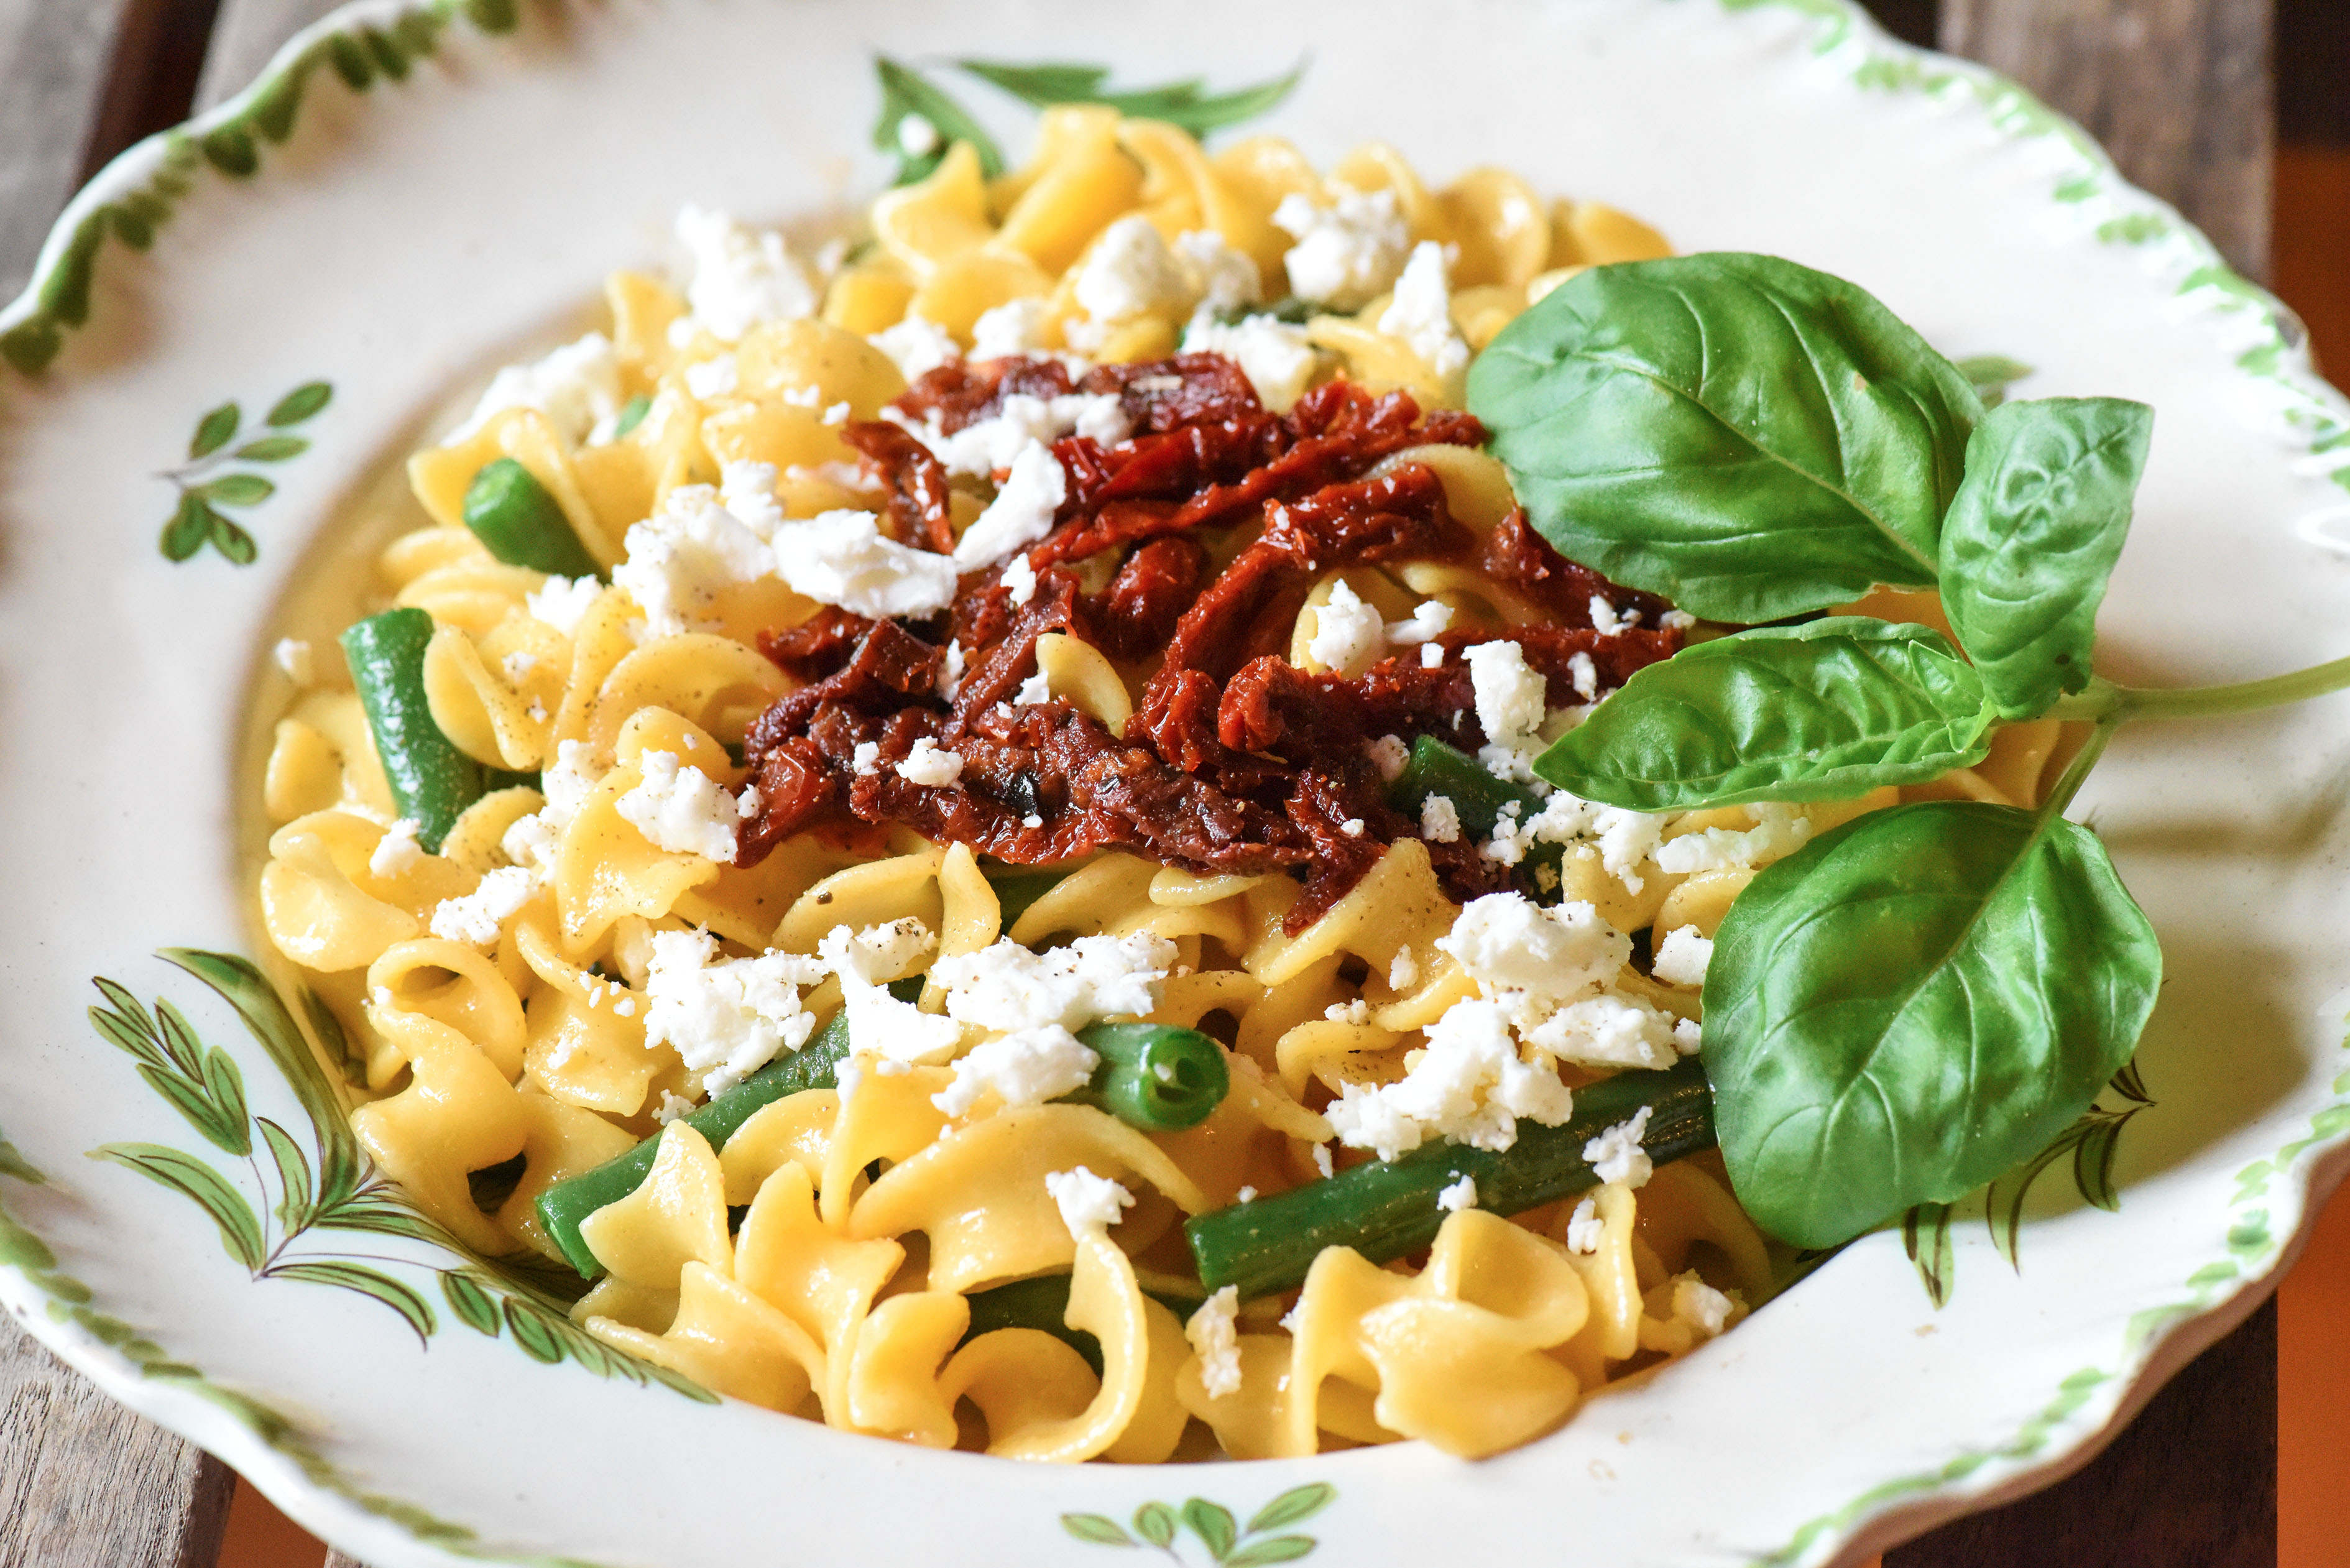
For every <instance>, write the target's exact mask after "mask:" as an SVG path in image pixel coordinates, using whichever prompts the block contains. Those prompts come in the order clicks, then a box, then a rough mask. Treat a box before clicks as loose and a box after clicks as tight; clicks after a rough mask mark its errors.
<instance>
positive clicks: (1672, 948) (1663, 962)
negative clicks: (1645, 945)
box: [1650, 926, 1713, 986]
mask: <svg viewBox="0 0 2350 1568" xmlns="http://www.w3.org/2000/svg"><path fill="white" fill-rule="evenodd" d="M1711 961H1713V943H1712V941H1711V940H1710V939H1708V938H1706V937H1704V936H1701V935H1700V934H1699V932H1698V929H1697V928H1696V927H1695V926H1676V927H1674V928H1673V929H1671V930H1669V931H1667V932H1666V933H1665V940H1663V941H1661V942H1659V943H1658V944H1657V952H1656V960H1655V961H1654V963H1653V964H1652V965H1651V966H1650V967H1651V968H1652V969H1653V970H1654V971H1655V972H1656V976H1657V978H1658V979H1659V980H1661V981H1664V982H1665V983H1666V984H1667V985H1688V986H1698V985H1703V984H1704V983H1705V968H1706V965H1707V964H1709V963H1711Z"/></svg>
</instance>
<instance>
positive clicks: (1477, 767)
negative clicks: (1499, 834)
mask: <svg viewBox="0 0 2350 1568" xmlns="http://www.w3.org/2000/svg"><path fill="white" fill-rule="evenodd" d="M1432 794H1440V795H1442V796H1443V797H1444V798H1445V799H1447V800H1449V801H1451V803H1452V811H1453V815H1456V816H1458V817H1459V818H1460V819H1461V832H1462V834H1464V835H1466V836H1469V837H1471V838H1491V837H1492V836H1493V825H1494V824H1495V823H1497V822H1499V821H1501V820H1502V809H1503V807H1504V806H1506V805H1513V804H1514V805H1516V806H1517V808H1518V820H1519V821H1520V822H1523V821H1525V820H1527V819H1528V818H1530V817H1532V816H1533V815H1534V814H1535V813H1536V812H1539V811H1540V810H1542V807H1543V803H1542V797H1541V796H1540V795H1538V794H1534V791H1532V790H1530V789H1528V788H1526V787H1525V786H1524V785H1523V784H1512V783H1510V782H1509V781H1508V780H1507V779H1500V778H1495V777H1494V776H1493V775H1492V774H1490V773H1488V772H1486V771H1485V767H1484V764H1483V763H1480V762H1479V761H1478V760H1477V759H1476V758H1474V757H1472V756H1471V755H1470V754H1469V753H1466V752H1464V751H1462V750H1461V749H1460V748H1459V747H1458V746H1448V745H1446V744H1445V743H1444V742H1442V741H1440V740H1438V739H1437V738H1436V737H1435V736H1433V735H1422V736H1420V737H1419V739H1418V740H1416V741H1414V742H1412V743H1411V757H1410V760H1409V761H1408V762H1406V763H1404V765H1403V772H1401V773H1399V774H1397V775H1396V776H1395V779H1394V780H1393V782H1391V783H1390V784H1388V805H1392V806H1394V807H1395V808H1396V809H1397V810H1398V811H1399V812H1401V813H1403V814H1404V815H1406V816H1409V817H1410V818H1412V819H1413V820H1414V821H1418V820H1419V811H1420V805H1421V803H1422V802H1424V801H1425V800H1427V799H1428V797H1429V796H1430V795H1432ZM1563 857H1565V849H1564V848H1563V847H1562V846H1559V845H1556V844H1534V845H1530V846H1527V849H1526V865H1527V867H1528V869H1529V870H1531V869H1533V868H1534V867H1541V866H1545V865H1546V866H1549V867H1553V868H1554V869H1555V867H1557V865H1558V863H1559V861H1560V860H1561V859H1562V858H1563ZM1537 880H1538V881H1539V880H1540V879H1539V878H1537ZM1556 886H1557V884H1556V883H1555V882H1554V883H1552V884H1551V887H1552V888H1555V887H1556ZM1545 891H1546V892H1547V891H1548V889H1545ZM1545 901H1546V900H1545Z"/></svg>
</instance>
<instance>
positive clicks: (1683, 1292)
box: [1673, 1274, 1731, 1339]
mask: <svg viewBox="0 0 2350 1568" xmlns="http://www.w3.org/2000/svg"><path fill="white" fill-rule="evenodd" d="M1730 1311H1731V1300H1730V1298H1729V1297H1728V1296H1726V1295H1723V1294H1722V1293H1721V1292H1720V1291H1718V1290H1715V1289H1714V1288H1713V1287H1712V1286H1711V1285H1709V1284H1707V1283H1706V1282H1704V1281H1703V1280H1700V1279H1699V1278H1697V1277H1696V1276H1695V1275H1694V1274H1684V1275H1682V1276H1681V1277H1680V1278H1679V1279H1677V1280H1675V1281H1674V1282H1673V1316H1674V1317H1676V1318H1678V1319H1679V1321H1681V1322H1682V1323H1685V1324H1689V1325H1690V1327H1691V1328H1693V1329H1696V1330H1697V1331H1698V1332H1699V1333H1700V1334H1703V1335H1705V1337H1706V1338H1708V1339H1711V1338H1713V1337H1714V1336H1715V1335H1716V1334H1720V1333H1721V1331H1722V1330H1723V1329H1724V1328H1727V1327H1728V1326H1729V1325H1730Z"/></svg>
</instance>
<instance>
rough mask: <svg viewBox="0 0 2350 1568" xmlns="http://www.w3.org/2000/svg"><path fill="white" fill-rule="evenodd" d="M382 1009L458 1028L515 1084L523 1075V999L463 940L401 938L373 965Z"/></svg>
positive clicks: (371, 982) (372, 985) (372, 992)
mask: <svg viewBox="0 0 2350 1568" xmlns="http://www.w3.org/2000/svg"><path fill="white" fill-rule="evenodd" d="M367 984H368V995H369V999H370V1001H371V1002H373V1004H374V1005H375V1006H377V1007H379V1008H397V1009H398V1010H400V1012H411V1013H419V1014H421V1015H422V1016H424V1017H426V1018H431V1019H435V1020H437V1021H439V1022H440V1023H445V1024H447V1025H448V1026H449V1027H450V1028H452V1029H454V1030H456V1031H457V1032H458V1033H461V1034H463V1035H464V1036H465V1038H466V1039H468V1040H471V1041H472V1042H473V1044H475V1045H477V1046H479V1047H480V1048H481V1051H482V1054H483V1055H484V1056H487V1057H488V1058H489V1059H490V1062H491V1064H493V1065H494V1066H495V1067H496V1068H497V1070H498V1071H499V1072H501V1073H503V1074H504V1075H505V1076H506V1081H507V1082H509V1083H512V1082H513V1081H514V1080H515V1078H517V1077H520V1076H521V1075H522V1050H523V1016H522V998H521V997H520V996H518V995H516V994H515V988H514V985H513V983H512V982H511V981H508V980H507V979H506V977H505V976H504V975H503V974H501V973H500V972H498V968H497V965H496V964H495V963H494V962H493V961H491V960H490V958H489V957H488V956H487V955H486V954H484V953H483V952H481V951H479V950H476V949H473V948H470V947H467V946H466V945H465V944H463V942H450V941H442V940H439V939H438V938H431V937H428V938H424V939H421V940H416V941H406V942H396V943H394V944H393V945H392V946H390V947H389V948H386V949H385V950H383V952H382V953H381V954H380V956H379V957H378V958H377V959H376V961H375V962H373V963H371V964H369V966H368V977H367Z"/></svg>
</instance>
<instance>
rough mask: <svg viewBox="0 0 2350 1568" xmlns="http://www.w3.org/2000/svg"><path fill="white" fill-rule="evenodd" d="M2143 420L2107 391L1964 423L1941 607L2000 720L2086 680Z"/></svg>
mask: <svg viewBox="0 0 2350 1568" xmlns="http://www.w3.org/2000/svg"><path fill="white" fill-rule="evenodd" d="M2153 429H2154V410H2152V409H2149V408H2147V406H2146V405H2145V404H2144V403H2132V402H2126V401H2124V400H2121V399H2119V398H2046V399H2042V400H2037V401H2034V402H2028V403H2008V404H2006V405H2004V406H2003V407H2001V408H1997V409H1994V410H1991V412H1990V413H1989V414H1988V415H1986V416H1985V417H1984V419H1983V421H1982V423H1981V424H1980V425H1978V426H1976V427H1975V433H1974V436H1973V439H1971V440H1970V441H1968V443H1967V477H1966V480H1965V482H1964V483H1961V484H1960V486H1959V493H1958V496H1957V498H1956V499H1955V500H1953V501H1952V502H1951V503H1950V515H1949V516H1947V517H1945V518H1944V519H1943V521H1942V607H1943V609H1944V610H1945V611H1947V612H1948V613H1949V615H1950V625H1951V627H1952V628H1954V629H1955V630H1956V631H1957V632H1958V634H1959V640H1960V642H1961V643H1963V644H1964V645H1965V647H1966V650H1967V653H1968V656H1969V657H1970V658H1971V659H1973V660H1974V662H1975V668H1976V669H1977V670H1981V672H1982V678H1983V684H1984V685H1985V686H1987V687H1989V688H1990V689H1991V697H1992V699H1993V700H1994V701H1996V702H1997V703H1998V704H1999V711H2000V713H2001V714H2002V717H2005V718H2010V719H2028V718H2031V717H2033V716H2034V715H2036V714H2040V713H2044V712H2046V711H2048V705H2049V704H2050V703H2052V702H2054V701H2056V698H2057V696H2058V695H2059V694H2060V693H2061V692H2065V691H2079V690H2081V688H2082V687H2084V686H2085V685H2087V684H2088V681H2089V649H2090V647H2091V645H2092V644H2093V643H2095V640H2096V635H2097V634H2096V619H2097V606H2098V604H2099V603H2100V602H2102V601H2103V600H2104V598H2105V597H2106V577H2107V576H2110V575H2111V573H2112V572H2113V569H2114V562H2115V561H2116V559H2117V558H2118V557H2119V556H2120V555H2121V553H2122V539H2123V537H2124V536H2125V535H2127V534H2128V533H2129V524H2130V498H2131V496H2132V495H2133V494H2134V493H2136V492H2137V478H2138V474H2139V472H2141V471H2142V470H2143V469H2144V468H2145V467H2146V449H2147V440H2148V438H2149V437H2150V436H2151V434H2152V433H2153Z"/></svg>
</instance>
